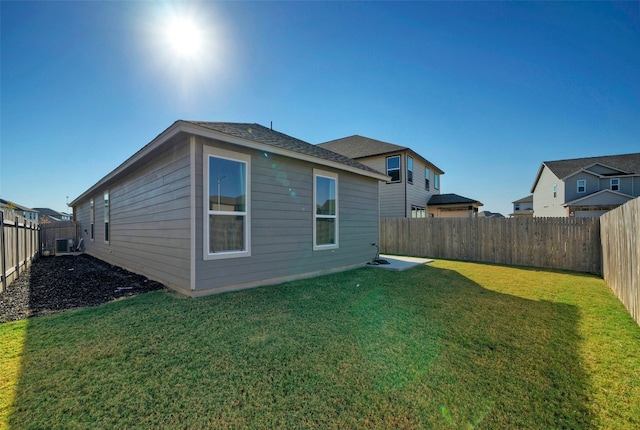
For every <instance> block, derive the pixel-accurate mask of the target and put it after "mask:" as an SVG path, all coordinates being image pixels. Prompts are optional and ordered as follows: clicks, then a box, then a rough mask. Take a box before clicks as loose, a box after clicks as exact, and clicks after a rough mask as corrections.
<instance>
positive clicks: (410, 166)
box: [407, 157, 413, 184]
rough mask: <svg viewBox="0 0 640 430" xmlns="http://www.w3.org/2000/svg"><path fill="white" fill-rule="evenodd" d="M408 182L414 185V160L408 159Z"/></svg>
mask: <svg viewBox="0 0 640 430" xmlns="http://www.w3.org/2000/svg"><path fill="white" fill-rule="evenodd" d="M407 182H409V183H410V184H413V158H412V157H407Z"/></svg>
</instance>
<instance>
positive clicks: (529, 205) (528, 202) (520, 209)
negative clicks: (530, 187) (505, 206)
mask: <svg viewBox="0 0 640 430" xmlns="http://www.w3.org/2000/svg"><path fill="white" fill-rule="evenodd" d="M511 203H513V213H511V214H509V216H510V217H512V218H532V217H533V194H531V195H529V196H527V197H523V198H521V199H519V200H516V201H514V202H511Z"/></svg>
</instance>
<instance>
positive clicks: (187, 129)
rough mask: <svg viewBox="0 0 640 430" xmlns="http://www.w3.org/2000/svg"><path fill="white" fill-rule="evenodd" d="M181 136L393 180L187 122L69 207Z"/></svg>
mask: <svg viewBox="0 0 640 430" xmlns="http://www.w3.org/2000/svg"><path fill="white" fill-rule="evenodd" d="M180 133H185V134H190V135H195V136H200V137H205V138H210V139H216V140H221V141H224V142H227V143H231V144H235V145H239V146H242V147H246V148H251V149H256V150H259V151H267V152H269V153H272V154H278V155H283V156H286V157H289V158H294V159H298V160H302V161H308V162H311V163H314V164H317V165H321V166H325V167H332V168H334V169H338V170H343V171H347V172H350V173H356V174H358V175H362V176H366V177H369V178H373V179H377V180H379V181H389V180H390V177H389V176H387V175H384V174H382V173H374V172H370V171H367V170H362V169H358V168H357V167H353V166H349V165H346V164H342V163H339V162H336V161H331V160H324V159H322V158H318V157H314V156H311V155H307V154H302V153H299V152H295V151H290V150H286V149H283V148H278V147H274V146H270V145H266V144H262V143H258V142H254V141H251V140H247V139H243V138H241V137H237V136H232V135H229V134H226V133H222V132H219V131H215V130H211V129H208V128H204V127H201V126H199V125H196V124H192V123H189V122H185V121H182V120H177V121H176V122H174V123H173V124H172V125H171V126H169V127H168V128H167V129H166V130H164V131H163V132H162V133H160V134H159V135H158V136H156V137H155V138H154V139H153V140H152V141H151V142H149V143H148V144H147V145H145V146H144V147H143V148H142V149H140V150H139V151H138V152H136V153H135V154H133V155H132V156H131V157H129V158H128V159H127V160H126V161H124V162H123V163H122V164H120V165H119V166H118V167H116V168H115V169H114V170H112V171H111V172H110V173H108V174H107V175H106V176H104V177H103V178H102V179H100V180H99V181H98V182H96V183H95V184H94V185H93V186H92V187H90V188H89V189H88V190H86V191H85V192H83V193H82V194H80V195H79V196H78V197H76V198H75V199H74V200H73V201H72V202H71V203H70V204H69V205H70V206H76V205H77V204H78V203H79V202H81V201H82V200H84V199H86V198H87V197H88V196H90V195H92V194H94V193H95V192H96V191H97V190H100V189H103V188H105V187H106V186H107V185H109V184H110V183H112V182H113V181H114V180H115V179H116V178H118V177H120V176H121V175H122V174H124V173H125V172H127V171H128V170H129V169H130V168H131V167H132V166H133V165H135V164H137V163H139V162H140V161H142V160H144V159H145V158H146V157H148V156H149V155H150V154H151V153H152V152H154V151H155V150H156V149H158V148H159V147H160V146H162V145H163V144H164V143H166V142H168V141H169V140H170V139H172V138H174V137H175V136H177V135H179V134H180Z"/></svg>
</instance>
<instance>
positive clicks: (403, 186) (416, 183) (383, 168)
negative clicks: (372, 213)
mask: <svg viewBox="0 0 640 430" xmlns="http://www.w3.org/2000/svg"><path fill="white" fill-rule="evenodd" d="M317 146H319V147H321V148H324V149H328V150H330V151H332V152H335V153H338V154H341V155H344V156H346V157H349V158H352V159H354V160H356V161H358V162H359V163H362V164H364V165H365V166H368V167H371V168H372V169H375V170H377V171H380V172H384V173H386V174H387V176H389V177H390V178H391V180H389V181H387V182H380V217H382V218H389V217H401V218H424V217H426V216H428V215H429V214H431V208H430V207H428V204H429V201H430V199H431V198H433V196H437V195H439V194H440V176H441V175H443V174H444V171H443V170H442V169H440V168H439V167H438V166H436V165H435V164H433V163H432V162H430V161H429V160H427V159H426V158H424V157H423V156H421V155H420V154H418V153H416V152H415V151H413V150H411V149H410V148H408V147H406V146H400V145H395V144H393V143H387V142H382V141H380V140H375V139H371V138H368V137H364V136H359V135H354V136H349V137H344V138H342V139H336V140H332V141H329V142H325V143H320V144H318V145H317ZM465 207H466V206H465ZM434 209H437V208H435V207H434Z"/></svg>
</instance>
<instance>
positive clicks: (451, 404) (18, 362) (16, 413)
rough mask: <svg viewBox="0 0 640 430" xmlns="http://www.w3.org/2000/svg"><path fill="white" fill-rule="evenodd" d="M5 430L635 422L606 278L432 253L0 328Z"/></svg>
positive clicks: (635, 334)
mask: <svg viewBox="0 0 640 430" xmlns="http://www.w3.org/2000/svg"><path fill="white" fill-rule="evenodd" d="M0 344H1V345H2V354H1V355H0V428H2V429H6V428H16V429H23V428H25V429H28V428H34V429H35V428H48V429H55V428H64V429H72V428H132V427H135V428H206V427H210V428H239V427H242V428H274V427H276V428H443V429H457V428H475V427H478V428H545V429H547V428H572V429H578V428H607V429H616V428H617V429H625V428H629V429H632V428H638V427H640V378H638V369H640V327H639V326H638V325H637V324H636V323H635V322H634V321H633V320H632V319H631V317H630V316H629V315H628V314H627V312H626V311H625V309H624V308H623V306H622V305H621V304H620V302H619V301H618V300H617V299H616V298H615V297H614V296H613V294H612V293H611V292H610V291H609V289H608V288H607V286H606V284H605V283H604V281H602V280H601V279H599V278H597V277H594V276H589V275H581V274H576V273H567V272H557V271H538V270H532V269H525V268H510V267H503V266H495V265H483V264H474V263H463V262H452V261H438V262H435V263H434V264H432V265H431V266H428V267H421V268H416V269H412V270H409V271H406V272H387V271H383V270H379V269H372V268H363V269H360V270H355V271H350V272H345V273H340V274H336V275H330V276H325V277H320V278H316V279H313V280H306V281H298V282H292V283H288V284H283V285H280V286H275V287H265V288H259V289H254V290H247V291H241V292H237V293H228V294H223V295H217V296H211V297H205V298H200V299H181V298H178V297H176V296H174V295H172V294H171V293H165V292H153V293H148V294H144V295H141V296H138V297H135V298H131V299H126V300H121V301H117V302H113V303H110V304H107V305H104V306H101V307H98V308H92V309H84V310H77V311H69V312H65V313H62V314H58V315H52V316H46V317H40V318H33V319H30V320H24V321H18V322H14V323H5V324H0Z"/></svg>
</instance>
